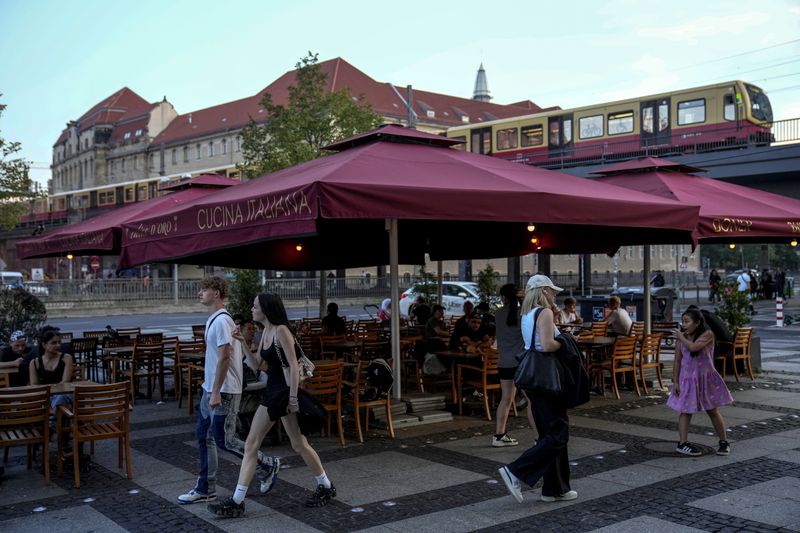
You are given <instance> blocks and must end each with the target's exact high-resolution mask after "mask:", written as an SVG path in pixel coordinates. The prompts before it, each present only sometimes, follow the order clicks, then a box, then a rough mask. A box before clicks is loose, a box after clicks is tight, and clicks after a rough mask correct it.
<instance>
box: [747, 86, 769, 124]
mask: <svg viewBox="0 0 800 533" xmlns="http://www.w3.org/2000/svg"><path fill="white" fill-rule="evenodd" d="M745 88H746V89H747V95H748V96H749V97H750V111H751V114H752V115H753V118H754V119H756V120H763V121H764V122H772V105H771V104H770V103H769V98H767V95H766V94H764V92H763V91H762V90H761V89H759V88H758V87H756V86H755V85H750V84H749V83H746V84H745Z"/></svg>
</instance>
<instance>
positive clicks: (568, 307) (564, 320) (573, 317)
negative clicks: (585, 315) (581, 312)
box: [556, 297, 583, 326]
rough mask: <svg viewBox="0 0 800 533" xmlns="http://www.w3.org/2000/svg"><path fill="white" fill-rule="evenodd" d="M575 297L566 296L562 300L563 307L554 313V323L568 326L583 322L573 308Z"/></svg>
mask: <svg viewBox="0 0 800 533" xmlns="http://www.w3.org/2000/svg"><path fill="white" fill-rule="evenodd" d="M575 303H576V302H575V298H572V297H568V298H566V299H565V300H564V309H562V310H561V312H559V313H558V314H557V315H556V324H557V325H559V326H562V325H564V326H568V325H570V324H583V319H582V318H581V317H579V316H578V313H577V312H576V310H575Z"/></svg>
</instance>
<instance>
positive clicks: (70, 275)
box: [67, 253, 73, 281]
mask: <svg viewBox="0 0 800 533" xmlns="http://www.w3.org/2000/svg"><path fill="white" fill-rule="evenodd" d="M72 257H73V255H72V254H71V253H69V254H67V261H69V280H70V281H72Z"/></svg>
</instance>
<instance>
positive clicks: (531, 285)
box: [525, 274, 564, 292]
mask: <svg viewBox="0 0 800 533" xmlns="http://www.w3.org/2000/svg"><path fill="white" fill-rule="evenodd" d="M540 287H550V288H551V289H553V290H554V291H556V292H561V291H563V290H564V289H562V288H561V287H556V286H555V285H554V284H553V281H552V280H551V279H550V278H548V277H547V276H545V275H543V274H536V275H535V276H531V277H530V279H529V280H528V283H527V284H526V285H525V290H526V291H530V290H533V289H538V288H540Z"/></svg>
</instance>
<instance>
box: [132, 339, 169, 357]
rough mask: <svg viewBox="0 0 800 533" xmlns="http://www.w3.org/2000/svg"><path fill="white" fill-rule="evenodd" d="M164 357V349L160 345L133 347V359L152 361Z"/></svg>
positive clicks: (138, 345)
mask: <svg viewBox="0 0 800 533" xmlns="http://www.w3.org/2000/svg"><path fill="white" fill-rule="evenodd" d="M163 356H164V347H163V346H161V343H158V344H137V345H135V346H134V347H133V359H134V360H136V359H140V360H141V359H152V358H155V357H163Z"/></svg>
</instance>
